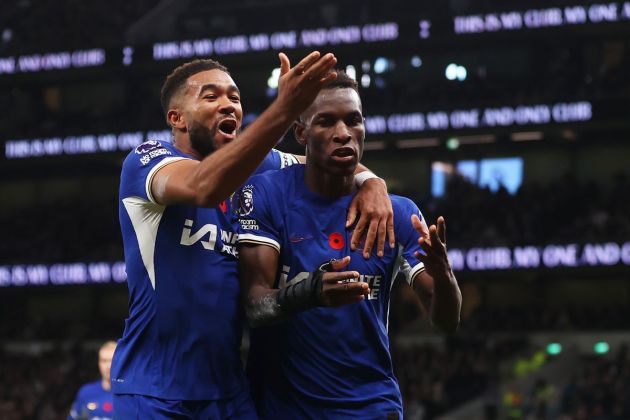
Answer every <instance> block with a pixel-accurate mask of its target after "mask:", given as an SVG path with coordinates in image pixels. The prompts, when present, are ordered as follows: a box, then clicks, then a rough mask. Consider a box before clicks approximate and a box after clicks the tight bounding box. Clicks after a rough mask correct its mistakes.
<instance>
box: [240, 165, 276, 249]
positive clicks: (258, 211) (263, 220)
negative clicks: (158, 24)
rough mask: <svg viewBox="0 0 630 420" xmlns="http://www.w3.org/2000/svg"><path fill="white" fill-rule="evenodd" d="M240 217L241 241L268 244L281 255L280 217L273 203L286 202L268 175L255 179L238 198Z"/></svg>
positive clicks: (251, 180)
mask: <svg viewBox="0 0 630 420" xmlns="http://www.w3.org/2000/svg"><path fill="white" fill-rule="evenodd" d="M235 198H236V200H237V203H236V205H235V209H236V212H237V215H238V222H239V223H238V242H239V244H241V243H247V244H257V245H267V246H270V247H273V248H275V249H276V250H277V251H278V252H280V228H279V224H278V214H277V212H275V211H273V209H272V207H271V206H272V203H278V202H282V201H281V200H282V197H280V192H279V189H277V188H274V186H273V185H272V184H271V182H270V181H269V179H268V178H267V177H264V176H255V177H253V178H251V179H250V180H249V181H248V183H247V184H246V185H244V186H243V187H241V189H240V190H239V191H238V192H237V194H236V196H235Z"/></svg>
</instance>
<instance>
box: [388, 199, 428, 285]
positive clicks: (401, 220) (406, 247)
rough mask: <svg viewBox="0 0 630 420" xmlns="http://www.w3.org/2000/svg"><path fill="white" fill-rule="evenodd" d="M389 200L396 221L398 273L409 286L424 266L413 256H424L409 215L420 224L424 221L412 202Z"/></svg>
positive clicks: (407, 200)
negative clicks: (413, 216) (416, 254)
mask: <svg viewBox="0 0 630 420" xmlns="http://www.w3.org/2000/svg"><path fill="white" fill-rule="evenodd" d="M391 198H392V205H393V207H394V220H395V221H396V227H395V229H396V241H397V243H398V246H399V248H400V253H399V257H398V258H399V264H400V272H401V273H402V274H404V276H405V279H406V281H407V283H408V284H410V285H411V284H412V283H413V279H414V278H415V277H416V275H417V274H418V273H420V272H422V271H423V270H424V264H423V263H422V261H420V260H418V258H416V256H415V253H416V252H420V253H422V254H424V251H423V250H422V248H420V245H419V244H418V238H419V235H418V232H417V231H416V230H415V229H414V227H413V225H412V224H411V215H412V214H415V215H417V216H418V217H419V218H420V220H421V221H422V223H425V221H424V217H423V216H422V213H421V212H420V209H418V206H416V204H415V203H414V202H413V201H411V200H409V199H408V198H404V197H397V196H392V197H391Z"/></svg>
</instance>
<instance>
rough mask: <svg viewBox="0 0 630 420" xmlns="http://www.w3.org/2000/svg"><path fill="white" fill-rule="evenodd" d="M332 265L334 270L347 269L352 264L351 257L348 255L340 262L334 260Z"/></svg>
mask: <svg viewBox="0 0 630 420" xmlns="http://www.w3.org/2000/svg"><path fill="white" fill-rule="evenodd" d="M331 264H332V269H333V270H341V269H342V268H345V267H347V266H348V264H350V256H349V255H346V256H345V257H343V258H342V259H340V260H334V261H332V263H331Z"/></svg>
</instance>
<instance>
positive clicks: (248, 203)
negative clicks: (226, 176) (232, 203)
mask: <svg viewBox="0 0 630 420" xmlns="http://www.w3.org/2000/svg"><path fill="white" fill-rule="evenodd" d="M252 210H254V186H253V185H246V186H244V187H243V188H242V189H241V193H240V194H239V195H238V215H239V216H247V215H249V214H250V213H251V212H252Z"/></svg>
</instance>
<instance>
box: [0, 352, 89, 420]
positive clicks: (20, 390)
mask: <svg viewBox="0 0 630 420" xmlns="http://www.w3.org/2000/svg"><path fill="white" fill-rule="evenodd" d="M97 361H98V358H97V352H96V350H85V349H83V348H82V347H79V346H65V345H64V346H60V345H52V346H46V345H43V346H42V348H37V346H35V348H32V349H31V351H28V350H27V349H20V350H17V349H13V350H12V351H7V350H6V349H4V348H2V347H0V378H2V380H0V418H1V419H3V420H66V419H67V418H68V414H69V412H70V405H71V404H72V401H73V399H74V397H75V395H76V393H77V391H78V389H79V387H80V386H81V385H83V384H84V383H86V382H90V381H94V380H96V379H98V378H99V373H98V368H97Z"/></svg>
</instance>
